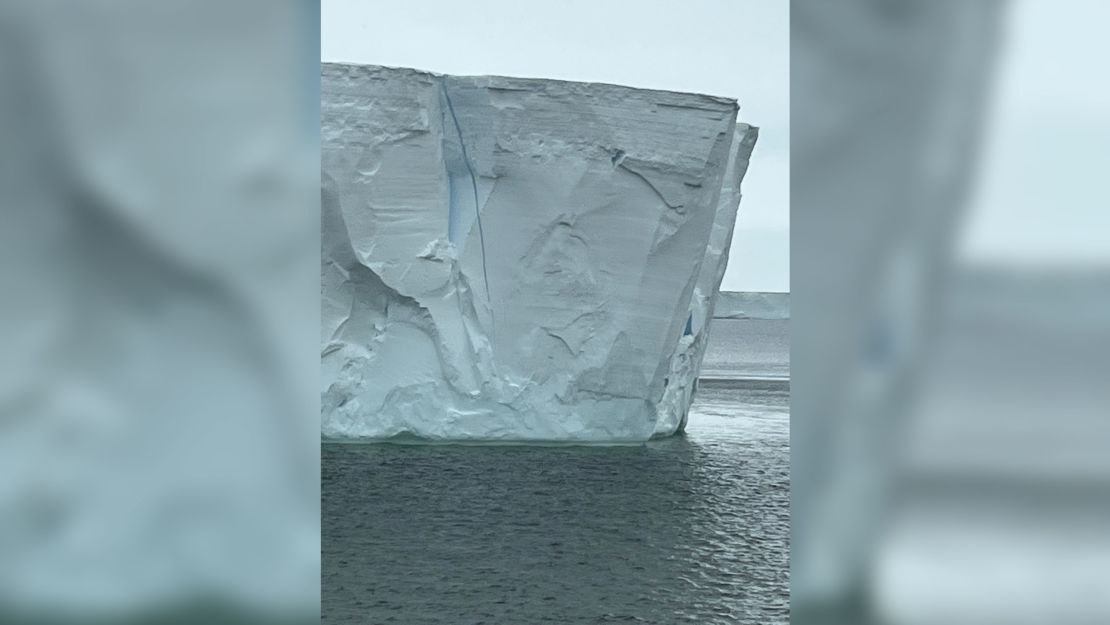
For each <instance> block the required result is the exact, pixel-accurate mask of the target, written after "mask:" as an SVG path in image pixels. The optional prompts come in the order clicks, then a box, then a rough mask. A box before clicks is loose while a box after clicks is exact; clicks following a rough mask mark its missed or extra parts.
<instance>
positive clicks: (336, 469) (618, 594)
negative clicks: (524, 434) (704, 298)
mask: <svg viewBox="0 0 1110 625" xmlns="http://www.w3.org/2000/svg"><path fill="white" fill-rule="evenodd" d="M322 458H323V467H322V471H323V488H322V496H323V501H322V514H323V537H322V552H323V580H322V601H323V619H324V621H325V622H330V623H403V624H406V625H407V624H412V625H418V624H423V623H443V624H451V625H463V624H474V623H487V624H509V625H512V624H521V625H528V624H532V623H560V624H571V623H659V624H669V623H760V624H764V623H785V622H787V621H788V615H789V591H788V588H789V572H788V553H789V544H788V539H789V527H790V522H789V468H790V463H789V390H788V387H787V386H786V385H782V384H778V383H773V382H772V383H744V382H739V381H729V382H712V383H709V382H705V383H703V384H702V386H701V388H700V389H699V391H698V396H697V402H696V405H695V408H694V411H693V412H692V414H691V416H690V420H689V426H688V428H687V432H686V434H685V435H684V436H678V437H673V438H669V439H665V440H660V441H653V442H651V443H648V444H646V445H641V446H632V447H529V446H457V445H441V446H401V445H355V444H327V445H325V446H324V448H323V452H322Z"/></svg>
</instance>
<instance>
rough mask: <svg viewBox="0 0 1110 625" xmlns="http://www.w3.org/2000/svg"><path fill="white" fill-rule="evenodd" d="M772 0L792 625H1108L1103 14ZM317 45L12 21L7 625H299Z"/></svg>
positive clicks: (25, 14) (3, 65)
mask: <svg viewBox="0 0 1110 625" xmlns="http://www.w3.org/2000/svg"><path fill="white" fill-rule="evenodd" d="M790 4H791V7H790V8H791V16H790V27H791V31H792V49H791V57H790V71H791V79H790V92H791V93H790V102H791V111H790V113H791V114H790V120H789V127H790V135H789V136H790V161H791V171H790V176H789V180H790V197H791V205H792V214H791V220H790V224H789V227H790V230H791V242H792V245H791V247H792V252H791V258H790V267H791V276H790V282H791V284H792V288H791V290H792V291H793V295H792V299H793V301H792V309H793V310H792V313H791V315H792V321H791V333H792V344H793V353H792V356H791V360H792V373H791V375H792V395H793V399H792V402H793V404H792V407H791V412H792V426H791V427H792V440H791V447H792V457H793V469H792V476H791V480H792V486H791V488H792V499H793V501H792V526H793V529H792V537H791V541H792V573H791V575H792V585H793V590H792V603H793V610H794V613H793V619H794V622H796V623H800V624H803V625H805V624H806V623H836V622H844V623H862V622H877V623H936V622H942V623H946V624H952V623H965V622H966V623H972V622H1004V623H1034V622H1036V623H1043V622H1051V623H1104V622H1107V621H1108V620H1110V599H1108V597H1110V588H1108V586H1110V575H1107V572H1108V565H1110V538H1108V537H1107V535H1106V532H1105V528H1106V527H1108V525H1107V521H1108V520H1110V519H1108V512H1110V510H1107V508H1108V507H1110V497H1107V495H1108V494H1110V492H1108V491H1110V460H1108V458H1110V454H1107V453H1106V449H1107V446H1108V445H1110V425H1108V424H1107V419H1106V416H1107V413H1108V410H1107V406H1110V385H1107V384H1106V380H1107V374H1108V372H1110V328H1108V325H1110V245H1108V243H1110V241H1108V239H1110V227H1108V226H1110V223H1108V221H1110V213H1108V212H1107V210H1106V209H1107V207H1108V201H1107V200H1108V198H1107V193H1108V192H1107V189H1106V186H1105V185H1104V184H1103V183H1102V176H1101V174H1102V169H1103V168H1104V165H1105V164H1106V163H1107V160H1108V157H1110V147H1108V146H1110V113H1108V112H1107V111H1110V89H1108V88H1107V87H1106V85H1105V82H1106V81H1105V79H1103V75H1104V74H1105V70H1104V69H1103V67H1102V65H1103V60H1104V59H1106V58H1110V50H1107V47H1108V46H1110V43H1107V41H1106V38H1105V36H1104V35H1103V34H1102V32H1101V30H1102V28H1103V27H1104V25H1105V24H1106V23H1108V18H1110V5H1108V4H1106V3H1104V2H1101V1H1100V0H1012V1H1011V2H999V1H992V0H835V1H833V0H794V1H792V2H791V3H790ZM318 19H319V10H318V6H316V5H315V4H314V3H312V2H290V1H278V2H273V1H270V2H257V1H253V0H244V1H242V2H236V3H205V2H200V3H198V2H180V1H177V0H168V1H164V2H159V3H144V2H137V1H133V0H126V1H122V2H120V1H115V2H107V1H98V0H90V1H88V2H84V3H67V4H65V5H62V4H59V3H36V2H30V1H22V2H20V1H12V2H6V3H4V4H3V6H2V7H0V85H2V87H0V137H2V140H0V211H2V215H3V220H2V222H0V223H2V224H3V225H2V226H0V259H2V260H0V315H2V316H0V621H5V622H58V621H60V622H111V623H119V622H129V621H131V622H148V621H151V620H159V622H221V621H230V622H236V621H241V620H250V619H253V620H257V621H259V622H279V621H283V620H289V621H300V620H305V621H308V620H313V621H314V620H316V619H317V618H318V606H319V603H318V602H319V530H320V528H319V427H318V404H317V401H318V399H317V397H316V395H315V390H314V387H315V384H316V376H317V367H318V365H317V362H318V361H317V358H318V346H317V341H318V327H319V323H318V265H317V263H318V260H317V258H318V255H317V254H318V248H317V246H318V244H319V243H318V241H319V238H318V234H319V232H318V227H319V226H318V201H319V197H318V184H319V177H318V176H319V173H318V171H319V169H318V168H319V154H318V139H317V132H318V130H317V129H318V109H317V106H318V66H317V60H318V57H317V50H318V48H319V41H318V33H319V24H318ZM729 32H730V36H735V37H738V38H743V37H745V34H744V31H743V29H742V28H740V27H737V28H735V29H734V30H730V31H729ZM688 39H689V40H691V41H694V40H696V38H688ZM732 62H735V63H736V64H746V63H759V62H760V59H759V58H758V55H756V56H754V57H752V58H742V59H732ZM432 69H435V68H432ZM725 95H733V94H725ZM754 121H756V122H757V123H758V122H759V120H754ZM754 171H755V169H754V167H753V172H754ZM745 201H747V200H745ZM780 265H781V263H780ZM738 288H743V287H738ZM755 288H759V287H755Z"/></svg>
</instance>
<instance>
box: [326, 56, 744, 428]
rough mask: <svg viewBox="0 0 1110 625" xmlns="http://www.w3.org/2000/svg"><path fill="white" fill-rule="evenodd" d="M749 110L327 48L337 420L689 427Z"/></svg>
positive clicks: (332, 415)
mask: <svg viewBox="0 0 1110 625" xmlns="http://www.w3.org/2000/svg"><path fill="white" fill-rule="evenodd" d="M737 111H738V107H737V104H736V102H735V101H734V100H731V99H727V98H719V97H712V96H706V95H695V94H687V93H673V92H665V91H653V90H645V89H635V88H630V87H623V86H615V85H607V84H596V83H575V82H564V81H556V80H540V79H524V78H508V77H498V76H467V77H463V76H444V75H439V74H433V73H428V72H422V71H417V70H411V69H400V68H387V67H378V66H365V65H347V64H331V63H325V64H323V67H322V80H321V142H322V147H321V151H322V153H321V163H322V182H321V184H322V190H321V193H322V201H321V205H322V220H321V234H322V239H323V240H322V261H321V291H322V307H321V322H322V323H321V325H322V328H321V330H322V337H321V338H322V350H321V383H322V385H321V413H322V414H321V419H322V434H323V436H324V437H325V438H326V439H406V438H410V439H428V440H445V441H504V442H510V441H536V442H539V441H551V442H602V443H622V442H641V441H645V440H648V439H650V438H654V437H661V436H667V435H671V434H674V433H675V432H678V431H680V430H681V429H682V427H683V426H684V424H685V420H686V415H687V412H688V410H689V406H690V402H691V401H692V398H693V393H694V391H695V389H696V385H697V374H698V369H699V367H700V365H701V358H702V356H703V355H704V350H705V341H706V337H707V335H708V330H709V323H710V320H711V319H712V317H713V308H714V304H715V301H716V296H717V292H718V289H719V287H720V283H721V279H722V277H723V275H724V270H725V264H726V262H727V259H728V251H729V244H730V242H731V238H732V230H733V226H734V225H735V219H736V211H737V206H738V204H739V200H740V181H741V179H742V178H743V176H744V173H745V171H746V169H747V165H748V159H749V156H750V154H751V151H752V148H753V147H754V145H755V141H756V137H757V129H756V128H754V127H751V126H748V125H745V124H737V121H736V118H737Z"/></svg>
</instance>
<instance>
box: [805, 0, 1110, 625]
mask: <svg viewBox="0 0 1110 625" xmlns="http://www.w3.org/2000/svg"><path fill="white" fill-rule="evenodd" d="M1108 18H1110V5H1108V4H1106V3H1104V2H1100V1H1098V0H1065V1H1060V2H1049V1H1047V0H1013V1H1011V2H994V1H989V0H974V1H967V0H954V1H952V0H840V1H837V2H827V1H825V0H795V1H794V2H792V3H791V37H792V39H791V41H792V47H791V101H792V110H791V117H792V122H793V123H792V138H793V141H792V152H791V154H792V159H791V180H792V187H791V195H792V207H791V210H792V214H791V224H792V258H791V267H792V275H791V281H792V285H793V311H792V322H791V334H792V336H791V340H792V354H791V361H792V365H791V366H792V377H793V384H792V391H793V396H792V407H791V409H792V423H791V434H792V435H791V454H792V472H791V494H792V509H791V521H792V537H791V548H792V553H791V559H792V560H791V566H792V573H791V581H792V594H791V601H792V617H793V619H792V620H793V622H795V623H798V624H801V625H807V624H811V623H946V624H955V623H983V622H998V623H1105V622H1110V592H1108V591H1110V574H1108V573H1110V537H1108V536H1107V534H1106V531H1105V529H1106V528H1107V527H1108V524H1107V522H1108V521H1110V517H1108V513H1110V498H1108V497H1107V495H1108V494H1110V454H1108V453H1107V451H1108V449H1110V421H1108V419H1107V417H1108V416H1110V388H1108V386H1107V384H1106V380H1107V376H1108V374H1110V212H1108V211H1107V208H1108V207H1110V201H1108V200H1110V197H1108V192H1107V189H1106V186H1105V185H1104V184H1103V182H1102V180H1101V178H1102V176H1101V175H1100V174H1101V171H1102V170H1103V169H1105V167H1106V165H1107V164H1110V106H1108V105H1110V89H1108V88H1107V86H1106V82H1105V81H1104V80H1102V79H1101V78H1097V77H1099V76H1101V75H1102V74H1103V73H1104V70H1103V69H1102V65H1103V64H1104V60H1105V59H1106V58H1110V49H1108V47H1110V44H1108V43H1107V40H1106V38H1105V36H1104V35H1103V34H1102V27H1103V25H1105V24H1106V23H1107V20H1108Z"/></svg>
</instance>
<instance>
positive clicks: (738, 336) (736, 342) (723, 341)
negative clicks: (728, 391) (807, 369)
mask: <svg viewBox="0 0 1110 625" xmlns="http://www.w3.org/2000/svg"><path fill="white" fill-rule="evenodd" d="M789 326H790V321H789V320H786V319H714V320H713V323H712V325H710V326H709V346H708V348H707V349H706V350H705V359H704V360H703V361H702V375H704V376H711V377H733V376H746V375H759V376H789V375H790V331H789Z"/></svg>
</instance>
